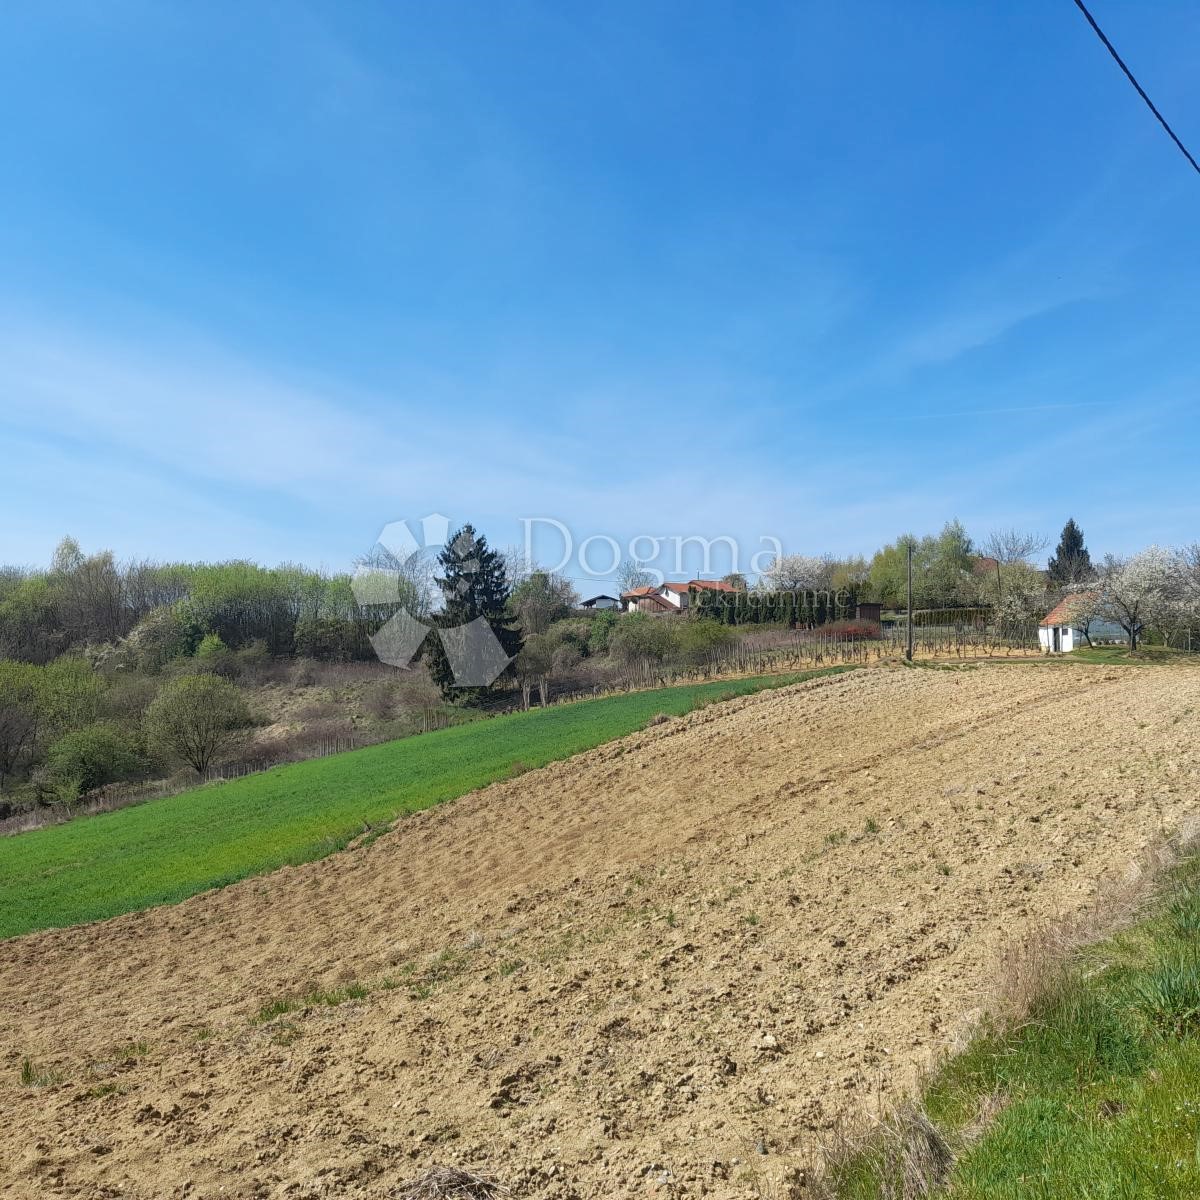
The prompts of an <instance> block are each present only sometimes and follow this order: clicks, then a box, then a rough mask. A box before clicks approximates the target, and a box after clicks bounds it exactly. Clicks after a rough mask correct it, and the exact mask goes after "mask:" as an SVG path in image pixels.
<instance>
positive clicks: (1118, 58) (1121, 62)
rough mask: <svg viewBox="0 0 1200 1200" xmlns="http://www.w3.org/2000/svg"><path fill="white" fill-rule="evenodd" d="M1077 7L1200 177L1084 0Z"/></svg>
mask: <svg viewBox="0 0 1200 1200" xmlns="http://www.w3.org/2000/svg"><path fill="white" fill-rule="evenodd" d="M1075 7H1076V8H1078V9H1079V11H1080V12H1081V13H1083V15H1084V16H1085V17H1087V23H1088V24H1089V25H1090V26H1091V27H1092V28H1093V29H1094V30H1095V31H1096V36H1097V37H1098V38H1099V39H1100V40H1101V41H1102V42H1103V43H1104V46H1105V49H1107V50H1108V52H1109V54H1111V55H1112V56H1113V58H1114V59H1115V60H1116V64H1117V66H1118V67H1120V68H1121V70H1122V71H1124V72H1125V78H1126V79H1128V80H1129V82H1130V83H1132V84H1133V86H1134V87H1135V88H1136V89H1137V94H1138V95H1139V96H1141V98H1142V99H1143V100H1145V102H1146V107H1147V108H1148V109H1149V110H1150V111H1151V112H1152V113H1153V114H1154V115H1155V116H1156V117H1157V118H1158V123H1159V124H1160V125H1161V126H1162V127H1163V128H1164V129H1165V130H1166V131H1167V133H1168V134H1169V135H1170V138H1171V141H1173V142H1174V143H1175V145H1176V146H1178V147H1179V152H1180V153H1181V154H1182V155H1183V157H1184V158H1186V159H1187V160H1188V162H1190V163H1191V164H1192V170H1193V171H1195V172H1196V174H1197V175H1200V163H1197V162H1196V160H1195V159H1194V158H1193V157H1192V156H1191V154H1190V153H1189V152H1188V148H1187V147H1186V146H1185V145H1184V144H1183V143H1182V142H1181V141H1180V140H1179V138H1178V137H1176V135H1175V130H1173V129H1172V128H1171V127H1170V125H1168V124H1167V119H1166V117H1164V116H1163V115H1162V113H1160V112H1159V111H1158V109H1157V108H1155V107H1154V101H1153V100H1151V99H1150V97H1149V96H1147V95H1146V89H1145V88H1143V87H1142V85H1141V84H1140V83H1138V81H1137V80H1136V79H1134V77H1133V72H1132V71H1131V70H1130V69H1129V68H1128V67H1127V66H1126V65H1125V61H1124V59H1122V58H1121V56H1120V55H1119V54H1118V53H1117V50H1116V47H1115V46H1114V45H1113V44H1112V42H1110V41H1109V40H1108V38H1107V37H1105V36H1104V30H1103V29H1101V28H1100V26H1099V25H1097V24H1096V18H1095V17H1093V16H1092V14H1091V13H1090V12H1088V10H1087V5H1086V4H1084V2H1083V0H1075Z"/></svg>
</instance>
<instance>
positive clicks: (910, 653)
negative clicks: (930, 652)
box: [904, 538, 913, 662]
mask: <svg viewBox="0 0 1200 1200" xmlns="http://www.w3.org/2000/svg"><path fill="white" fill-rule="evenodd" d="M912 621H913V611H912V538H909V539H908V648H907V650H905V652H904V657H905V658H907V659H908V661H909V662H912V660H913V624H912Z"/></svg>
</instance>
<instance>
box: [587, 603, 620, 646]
mask: <svg viewBox="0 0 1200 1200" xmlns="http://www.w3.org/2000/svg"><path fill="white" fill-rule="evenodd" d="M618 620H620V618H619V617H618V616H617V614H616V613H615V612H613V610H612V609H611V608H606V609H602V610H601V611H600V612H598V613H597V614H596V615H595V617H593V618H592V627H591V629H590V630H589V632H588V639H587V650H588V653H589V654H606V653H607V652H608V643H609V641H610V639H611V638H612V634H613V630H614V629H616V627H617V622H618Z"/></svg>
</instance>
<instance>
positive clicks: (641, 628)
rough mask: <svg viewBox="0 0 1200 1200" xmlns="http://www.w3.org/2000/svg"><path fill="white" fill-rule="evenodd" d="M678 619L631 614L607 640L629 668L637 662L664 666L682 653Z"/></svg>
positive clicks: (609, 647)
mask: <svg viewBox="0 0 1200 1200" xmlns="http://www.w3.org/2000/svg"><path fill="white" fill-rule="evenodd" d="M681 624H683V622H682V621H681V620H680V619H679V618H678V617H672V616H662V617H659V616H651V615H650V614H649V613H641V612H635V613H629V614H628V615H627V616H625V617H622V618H621V621H620V623H619V624H618V625H617V627H616V629H614V630H613V632H612V635H611V636H610V637H609V639H608V649H609V653H610V654H612V655H614V656H615V657H616V658H617V659H619V660H620V661H621V662H623V663H625V664H627V665H629V664H632V663H637V662H658V663H663V662H666V661H668V660H669V659H671V658H674V657H675V655H676V654H677V653H678V652H679V626H680V625H681Z"/></svg>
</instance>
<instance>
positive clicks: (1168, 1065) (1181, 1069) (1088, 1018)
mask: <svg viewBox="0 0 1200 1200" xmlns="http://www.w3.org/2000/svg"><path fill="white" fill-rule="evenodd" d="M923 1113H924V1117H923V1118H918V1119H917V1120H916V1121H913V1120H912V1119H911V1115H910V1117H909V1119H908V1122H907V1125H905V1123H904V1122H903V1121H901V1122H899V1123H898V1124H896V1125H894V1126H893V1127H892V1128H891V1131H890V1132H888V1133H885V1134H884V1135H881V1136H879V1137H878V1138H877V1139H876V1140H875V1141H874V1144H873V1145H872V1146H871V1148H869V1149H868V1150H867V1151H866V1152H860V1153H859V1154H858V1155H856V1156H854V1157H851V1158H850V1159H849V1160H848V1161H846V1162H843V1163H842V1164H841V1166H840V1167H838V1168H835V1171H834V1177H833V1179H832V1180H831V1181H830V1184H831V1187H830V1192H831V1194H832V1195H833V1196H836V1197H838V1198H839V1200H848V1198H854V1200H882V1198H883V1197H886V1196H899V1195H905V1196H907V1195H909V1194H913V1195H916V1194H918V1192H916V1191H913V1190H912V1189H913V1188H914V1187H917V1186H920V1185H919V1184H918V1182H917V1181H918V1179H919V1178H922V1177H923V1180H924V1182H925V1183H926V1184H932V1185H933V1186H932V1187H931V1189H930V1190H929V1191H928V1192H927V1193H926V1192H920V1193H919V1194H922V1195H925V1194H928V1195H931V1196H943V1195H944V1196H952V1197H954V1198H955V1200H1061V1198H1064V1197H1083V1198H1088V1200H1101V1198H1104V1200H1185V1198H1187V1200H1191V1198H1194V1197H1196V1196H1200V862H1198V861H1197V860H1196V859H1193V860H1191V861H1190V862H1188V863H1187V864H1185V865H1184V866H1183V867H1182V868H1180V869H1179V870H1178V871H1177V872H1176V874H1175V876H1174V877H1173V879H1172V885H1171V889H1170V893H1169V895H1168V897H1167V898H1166V900H1165V901H1163V902H1162V903H1160V904H1159V905H1158V908H1157V911H1156V912H1155V913H1154V914H1153V915H1152V916H1150V917H1149V918H1147V919H1145V920H1143V921H1142V922H1141V923H1140V924H1138V925H1136V926H1135V927H1133V928H1132V929H1130V930H1128V931H1127V932H1125V933H1122V934H1120V935H1118V936H1116V937H1114V938H1110V939H1108V940H1107V941H1104V942H1102V943H1100V944H1098V945H1095V946H1092V947H1089V948H1088V949H1086V950H1085V951H1083V952H1081V953H1080V954H1079V956H1078V958H1077V960H1076V961H1074V962H1071V963H1069V964H1067V965H1066V967H1065V969H1064V971H1063V973H1062V974H1061V975H1055V976H1053V977H1052V978H1051V979H1050V980H1049V981H1048V982H1047V985H1046V986H1045V987H1044V989H1043V991H1042V994H1041V995H1040V997H1039V998H1038V999H1037V1001H1036V1002H1035V1004H1034V1006H1033V1009H1032V1011H1031V1012H1030V1013H1029V1016H1028V1019H1027V1020H1025V1021H1024V1022H1022V1023H1021V1024H1020V1025H1019V1026H1018V1027H1017V1028H1014V1029H1010V1030H1007V1031H1005V1030H992V1031H987V1032H984V1033H983V1034H982V1035H981V1036H979V1037H978V1038H976V1040H975V1041H974V1042H973V1043H972V1044H971V1045H970V1046H969V1047H968V1048H967V1050H966V1052H965V1053H963V1054H961V1055H959V1056H958V1057H956V1058H953V1059H951V1060H950V1061H949V1062H948V1063H947V1064H946V1065H945V1066H944V1067H943V1068H942V1069H941V1071H940V1072H939V1073H938V1074H937V1076H936V1077H935V1078H934V1079H933V1081H932V1083H931V1084H930V1085H929V1087H928V1088H927V1090H926V1092H925V1095H924V1096H923ZM924 1118H928V1121H929V1122H931V1124H926V1123H925V1119H924ZM905 1179H906V1180H907V1190H905V1189H906V1184H905V1182H903V1181H904V1180H905ZM897 1189H899V1190H897Z"/></svg>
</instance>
